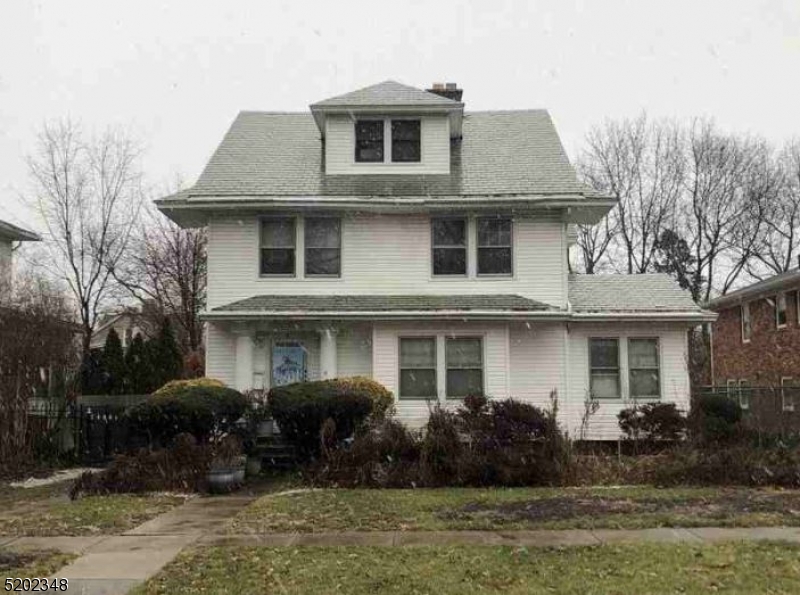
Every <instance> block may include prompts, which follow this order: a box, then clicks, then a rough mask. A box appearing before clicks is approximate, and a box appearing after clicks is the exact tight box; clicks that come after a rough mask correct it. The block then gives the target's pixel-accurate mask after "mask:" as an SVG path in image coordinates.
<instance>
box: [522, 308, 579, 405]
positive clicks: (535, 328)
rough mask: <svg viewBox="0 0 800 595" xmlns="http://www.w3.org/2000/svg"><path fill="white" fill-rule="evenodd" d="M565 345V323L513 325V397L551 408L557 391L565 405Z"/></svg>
mask: <svg viewBox="0 0 800 595" xmlns="http://www.w3.org/2000/svg"><path fill="white" fill-rule="evenodd" d="M565 341H566V334H565V332H564V325H563V324H561V323H549V324H537V323H530V324H512V325H510V326H509V343H510V351H511V395H510V396H512V397H514V398H515V399H519V400H521V401H527V402H529V403H532V404H533V405H536V406H537V407H542V408H548V407H550V393H551V392H552V391H553V390H555V391H557V394H558V398H559V400H560V401H563V400H564V399H565V397H566V394H565V388H564V374H563V372H564V361H565Z"/></svg>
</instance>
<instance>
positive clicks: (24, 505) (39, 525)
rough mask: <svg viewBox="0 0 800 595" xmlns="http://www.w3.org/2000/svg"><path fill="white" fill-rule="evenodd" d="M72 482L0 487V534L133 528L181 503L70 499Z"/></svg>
mask: <svg viewBox="0 0 800 595" xmlns="http://www.w3.org/2000/svg"><path fill="white" fill-rule="evenodd" d="M68 488H69V482H64V483H62V484H54V485H51V486H43V487H39V488H27V489H24V488H11V487H9V486H8V485H4V486H3V487H2V488H0V535H15V536H18V535H29V536H31V535H33V536H35V535H95V534H113V533H121V532H123V531H127V530H128V529H133V528H134V527H136V526H138V525H140V524H142V523H143V522H145V521H147V520H149V519H151V518H153V517H154V516H157V515H159V514H161V513H163V512H166V511H167V510H169V509H171V508H173V507H174V506H177V505H179V504H182V503H183V502H184V501H185V498H183V497H180V496H166V495H156V496H149V495H141V496H139V495H129V494H115V495H109V496H89V497H85V498H80V499H78V500H75V501H71V500H70V499H69V498H68V496H67V491H68Z"/></svg>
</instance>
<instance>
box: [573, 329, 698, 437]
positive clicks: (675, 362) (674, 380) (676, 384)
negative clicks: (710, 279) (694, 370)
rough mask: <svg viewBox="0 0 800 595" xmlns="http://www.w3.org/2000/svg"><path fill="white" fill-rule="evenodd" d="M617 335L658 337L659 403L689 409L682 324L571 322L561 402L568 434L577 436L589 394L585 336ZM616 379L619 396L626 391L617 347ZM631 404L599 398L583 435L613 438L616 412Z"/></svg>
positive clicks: (624, 368) (625, 374) (624, 361)
mask: <svg viewBox="0 0 800 595" xmlns="http://www.w3.org/2000/svg"><path fill="white" fill-rule="evenodd" d="M590 337H619V338H620V343H622V342H623V341H624V340H626V339H627V338H629V337H658V339H659V348H660V357H661V361H660V365H661V368H660V373H661V402H672V403H676V404H677V405H678V408H679V409H682V410H685V411H688V409H689V395H690V392H689V371H688V367H687V361H688V360H687V357H688V354H687V343H686V328H685V327H684V326H682V325H673V326H668V325H655V324H647V323H638V324H634V323H628V324H626V323H605V324H592V325H589V324H573V325H572V326H571V330H570V342H569V353H570V366H569V368H568V370H569V379H568V382H569V399H568V400H567V401H566V402H565V403H563V407H564V413H565V415H566V416H567V419H568V423H569V429H570V433H571V434H572V435H573V436H576V437H577V436H578V431H579V428H580V423H581V418H582V416H583V411H584V403H585V402H586V399H587V397H588V395H589V338H590ZM620 352H621V355H620V367H621V370H620V377H621V378H620V379H621V382H622V386H623V395H625V394H627V385H628V362H627V358H626V357H624V355H625V354H626V353H627V350H626V349H624V346H623V347H621V349H620ZM631 405H632V403H631V402H630V401H626V400H615V401H601V404H600V408H599V410H598V411H597V412H596V413H595V414H594V415H592V416H590V417H589V425H588V431H587V435H586V437H587V438H589V439H593V440H614V439H616V438H618V437H619V435H620V430H619V425H618V420H617V414H618V413H619V412H620V411H621V410H622V409H624V408H626V407H630V406H631Z"/></svg>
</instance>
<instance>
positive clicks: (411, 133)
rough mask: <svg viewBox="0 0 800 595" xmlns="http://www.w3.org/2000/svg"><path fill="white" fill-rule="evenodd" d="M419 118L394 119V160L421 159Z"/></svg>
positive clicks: (401, 161)
mask: <svg viewBox="0 0 800 595" xmlns="http://www.w3.org/2000/svg"><path fill="white" fill-rule="evenodd" d="M420 157H421V150H420V125H419V120H392V161H395V162H400V163H408V162H418V161H420Z"/></svg>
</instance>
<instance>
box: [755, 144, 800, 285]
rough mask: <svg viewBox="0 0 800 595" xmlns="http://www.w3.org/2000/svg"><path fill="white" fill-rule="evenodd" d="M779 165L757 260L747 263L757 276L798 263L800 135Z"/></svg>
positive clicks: (778, 160) (799, 233)
mask: <svg viewBox="0 0 800 595" xmlns="http://www.w3.org/2000/svg"><path fill="white" fill-rule="evenodd" d="M776 167H777V171H776V172H775V173H774V174H773V175H774V176H775V188H774V196H772V197H771V198H772V199H771V200H768V201H765V208H764V228H763V231H762V234H761V235H760V237H759V241H758V246H757V248H756V250H755V251H754V257H755V262H754V263H750V264H749V266H748V267H747V268H748V272H749V273H750V274H751V275H752V276H753V277H755V278H757V279H763V278H764V277H765V276H769V275H772V274H777V273H783V272H785V271H788V270H789V269H792V268H794V267H796V266H797V257H798V255H800V139H794V140H793V141H791V142H789V143H787V145H786V146H785V147H784V149H783V151H782V152H781V153H780V155H779V156H778V159H777V163H776Z"/></svg>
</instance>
